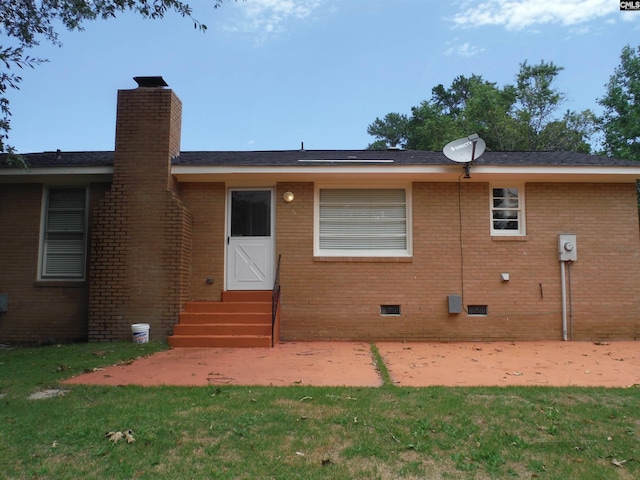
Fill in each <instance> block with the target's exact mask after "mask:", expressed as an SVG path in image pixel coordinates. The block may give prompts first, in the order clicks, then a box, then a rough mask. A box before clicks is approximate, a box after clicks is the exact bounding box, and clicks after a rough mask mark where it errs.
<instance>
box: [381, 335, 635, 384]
mask: <svg viewBox="0 0 640 480" xmlns="http://www.w3.org/2000/svg"><path fill="white" fill-rule="evenodd" d="M377 347H378V351H379V352H380V354H381V355H382V357H383V358H384V362H385V365H386V366H387V369H388V370H389V373H390V374H391V377H392V378H393V380H394V383H395V384H396V385H401V386H412V387H420V386H428V385H446V386H507V385H526V386H533V385H539V386H583V387H595V386H601V387H630V386H634V385H640V342H597V343H593V342H519V343H512V342H489V343H482V342H479V343H417V342H416V343H403V344H398V343H378V344H377Z"/></svg>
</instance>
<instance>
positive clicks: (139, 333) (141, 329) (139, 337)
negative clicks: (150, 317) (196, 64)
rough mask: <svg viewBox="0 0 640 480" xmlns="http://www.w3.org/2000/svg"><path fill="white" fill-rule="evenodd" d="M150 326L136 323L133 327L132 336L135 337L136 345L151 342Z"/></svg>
mask: <svg viewBox="0 0 640 480" xmlns="http://www.w3.org/2000/svg"><path fill="white" fill-rule="evenodd" d="M149 328H150V327H149V324H148V323H134V324H133V325H131V334H132V336H133V342H134V343H148V342H149Z"/></svg>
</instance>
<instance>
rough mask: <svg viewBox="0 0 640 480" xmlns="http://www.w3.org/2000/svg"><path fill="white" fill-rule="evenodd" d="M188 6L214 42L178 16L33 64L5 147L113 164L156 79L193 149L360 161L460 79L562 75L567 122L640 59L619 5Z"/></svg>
mask: <svg viewBox="0 0 640 480" xmlns="http://www.w3.org/2000/svg"><path fill="white" fill-rule="evenodd" d="M188 3H190V4H191V6H192V7H193V9H194V16H195V17H196V18H197V19H198V20H200V21H201V22H202V23H205V24H206V25H207V26H208V27H209V28H208V30H207V32H206V33H202V32H200V31H198V30H195V29H194V28H193V25H192V23H191V22H190V20H189V19H185V18H182V17H180V16H178V15H175V14H169V15H168V16H167V18H165V19H163V20H156V21H152V20H143V19H141V18H139V17H136V16H134V15H132V14H125V15H123V16H121V17H119V18H117V19H114V20H109V21H94V22H90V23H87V24H86V25H85V27H86V30H85V31H84V32H66V31H62V32H61V35H60V39H61V41H62V42H63V44H64V46H63V47H62V48H58V47H55V46H51V45H47V44H44V43H43V44H41V45H40V46H39V47H37V48H36V49H34V50H33V51H32V52H31V53H32V54H33V55H35V56H39V57H41V58H47V59H49V62H48V63H45V64H43V65H40V66H38V67H37V68H35V69H34V70H30V69H27V70H24V71H23V72H21V73H22V77H23V82H22V84H21V89H20V91H17V92H15V91H12V92H9V98H10V101H11V108H12V112H13V116H12V130H11V137H10V140H9V142H8V143H9V144H11V145H13V146H15V147H16V148H17V149H18V151H19V152H21V153H28V152H40V151H52V150H56V149H58V148H59V149H61V150H63V151H83V150H112V149H113V144H114V133H115V114H116V94H117V90H118V89H129V88H135V87H136V84H135V82H134V81H133V79H132V78H133V77H134V76H145V75H161V76H163V77H164V79H165V80H166V82H167V83H168V84H169V87H170V88H172V89H173V90H174V91H175V92H176V93H177V95H178V96H179V97H180V99H181V100H182V103H183V124H182V126H183V128H182V150H290V149H298V148H300V144H301V142H304V146H305V148H306V149H309V150H312V149H363V148H366V147H367V145H368V144H369V143H371V142H372V141H373V140H374V139H373V138H372V137H371V136H369V135H368V134H367V126H368V125H369V124H370V123H371V122H373V121H374V120H375V118H376V117H383V116H384V115H386V114H387V113H389V112H399V113H407V114H408V113H410V109H411V107H412V106H415V105H418V104H419V103H420V102H421V101H423V100H428V99H429V98H430V97H431V89H432V88H433V87H434V86H436V85H438V84H440V83H442V84H443V85H445V86H449V85H450V84H451V81H452V80H453V79H454V78H455V77H456V76H458V75H466V76H469V75H471V74H477V75H482V76H483V77H484V79H486V80H489V81H492V82H497V83H498V84H499V85H501V86H502V85H504V84H506V83H513V82H514V80H515V75H516V74H517V72H518V69H519V65H520V63H521V62H523V61H525V60H526V61H528V62H529V63H530V64H534V63H538V62H539V61H541V60H544V61H547V62H551V61H552V62H554V63H555V64H556V65H558V66H561V67H564V71H563V72H562V73H561V74H560V76H559V79H558V80H559V81H558V83H557V87H558V89H559V90H560V91H562V92H564V93H565V94H566V95H567V100H566V102H565V103H564V104H563V106H562V111H564V110H566V109H571V110H576V111H581V110H584V109H587V108H589V109H592V110H594V111H596V113H599V112H600V108H599V106H598V105H597V102H596V100H597V98H599V97H602V96H603V95H604V93H605V84H606V83H607V82H608V80H609V77H610V76H611V75H612V74H613V72H614V69H615V68H616V66H617V65H618V64H619V62H620V52H621V50H622V48H623V47H624V46H625V45H627V44H629V45H631V46H632V47H634V48H635V47H637V46H638V45H640V41H639V40H638V39H640V12H620V11H619V1H618V0H582V1H578V0H576V1H563V0H553V1H550V0H477V1H466V0H460V1H455V0H446V1H445V0H246V1H239V2H237V3H235V2H233V1H229V0H228V1H226V2H225V3H224V5H223V6H222V7H221V8H219V9H215V10H214V9H213V8H212V2H208V1H206V0H192V1H190V2H188ZM0 44H2V42H1V41H0ZM559 113H562V112H559ZM470 133H471V132H470Z"/></svg>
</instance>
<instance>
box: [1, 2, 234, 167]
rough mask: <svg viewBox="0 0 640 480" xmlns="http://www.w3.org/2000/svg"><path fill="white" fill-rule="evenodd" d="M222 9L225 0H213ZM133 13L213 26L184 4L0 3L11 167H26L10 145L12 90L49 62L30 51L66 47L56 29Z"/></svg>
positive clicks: (4, 134) (4, 120) (4, 121)
mask: <svg viewBox="0 0 640 480" xmlns="http://www.w3.org/2000/svg"><path fill="white" fill-rule="evenodd" d="M211 1H212V2H214V5H213V6H214V8H218V7H219V6H220V5H221V4H222V2H223V0H211ZM125 11H132V12H134V13H137V14H139V15H141V16H142V17H144V18H151V19H158V18H162V17H164V16H165V15H166V14H167V13H168V12H169V11H173V12H176V13H178V14H180V15H181V16H183V17H188V18H190V19H191V20H192V21H193V26H194V28H197V29H200V30H203V31H204V30H206V28H207V26H206V25H204V24H202V23H200V22H199V21H198V20H196V19H195V18H193V16H192V8H191V7H190V6H189V4H187V3H185V2H183V1H181V0H3V1H2V2H0V37H2V38H4V39H5V41H6V42H8V45H7V44H5V45H0V153H2V152H8V153H9V154H10V155H9V161H10V162H13V163H14V164H20V157H19V156H17V155H15V149H14V148H13V147H11V146H10V145H7V144H6V140H7V139H8V133H9V130H10V126H11V125H10V116H11V110H10V108H9V100H8V99H7V97H6V95H7V90H9V89H18V88H19V84H20V82H21V81H22V78H21V77H20V75H19V74H18V73H17V70H21V69H24V68H25V67H31V68H33V67H35V66H36V65H38V64H40V63H42V62H45V61H46V60H44V59H41V58H36V57H31V56H29V55H28V54H27V50H28V49H30V48H32V47H34V46H36V45H38V44H39V43H40V42H41V41H42V40H45V41H48V42H51V43H53V44H55V45H60V40H59V38H58V32H57V31H56V27H57V26H58V25H60V24H62V25H63V26H64V27H65V28H67V29H69V30H82V29H83V24H84V23H85V22H86V21H89V20H96V19H108V18H113V17H115V16H116V15H118V14H120V13H122V12H125Z"/></svg>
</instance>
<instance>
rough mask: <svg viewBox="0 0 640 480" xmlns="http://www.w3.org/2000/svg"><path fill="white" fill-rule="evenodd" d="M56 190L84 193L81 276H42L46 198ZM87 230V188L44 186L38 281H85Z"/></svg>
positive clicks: (46, 213)
mask: <svg viewBox="0 0 640 480" xmlns="http://www.w3.org/2000/svg"><path fill="white" fill-rule="evenodd" d="M56 188H83V189H84V191H85V208H84V214H85V219H84V238H83V243H84V257H83V262H82V275H81V276H71V275H66V276H65V275H56V276H53V275H44V262H45V242H46V239H45V236H46V228H47V215H48V211H47V207H48V198H49V190H51V189H56ZM88 229H89V192H88V187H86V186H84V185H51V186H48V185H47V186H45V187H44V188H43V190H42V205H41V214H40V245H39V248H38V281H43V282H60V281H68V282H84V281H85V280H86V271H87V250H88V246H87V235H88Z"/></svg>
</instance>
